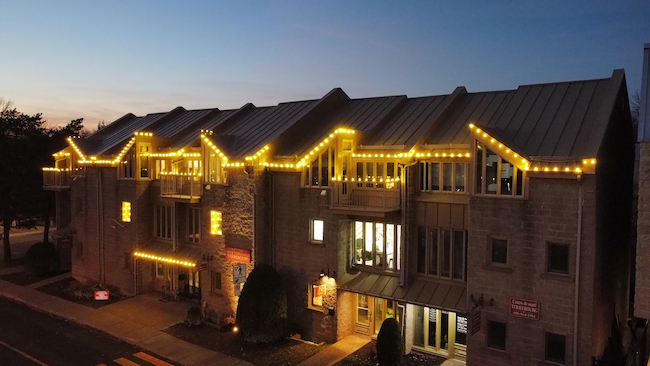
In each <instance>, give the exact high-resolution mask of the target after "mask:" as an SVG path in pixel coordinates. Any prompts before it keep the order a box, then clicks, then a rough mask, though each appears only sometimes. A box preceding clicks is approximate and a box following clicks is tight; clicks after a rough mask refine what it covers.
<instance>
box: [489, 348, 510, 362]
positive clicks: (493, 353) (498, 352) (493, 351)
mask: <svg viewBox="0 0 650 366" xmlns="http://www.w3.org/2000/svg"><path fill="white" fill-rule="evenodd" d="M481 352H483V353H484V354H486V355H490V356H496V357H500V358H503V359H505V360H509V359H511V358H512V357H510V355H509V354H507V353H506V351H502V350H499V349H494V348H488V347H483V348H482V349H481Z"/></svg>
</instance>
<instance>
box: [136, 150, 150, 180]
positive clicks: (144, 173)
mask: <svg viewBox="0 0 650 366" xmlns="http://www.w3.org/2000/svg"><path fill="white" fill-rule="evenodd" d="M138 152H139V153H138V156H139V157H140V178H151V176H150V172H149V159H150V157H149V154H150V153H151V144H142V143H140V144H138Z"/></svg>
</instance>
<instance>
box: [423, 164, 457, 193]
mask: <svg viewBox="0 0 650 366" xmlns="http://www.w3.org/2000/svg"><path fill="white" fill-rule="evenodd" d="M466 170H467V164H466V163H451V162H450V163H447V162H443V163H440V162H428V161H423V162H420V165H419V176H420V191H422V192H465V172H466Z"/></svg>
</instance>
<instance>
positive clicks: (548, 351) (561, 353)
mask: <svg viewBox="0 0 650 366" xmlns="http://www.w3.org/2000/svg"><path fill="white" fill-rule="evenodd" d="M544 334H545V342H546V343H545V344H546V346H545V347H544V349H545V352H544V359H545V360H547V361H551V362H557V363H561V364H564V363H565V362H566V360H565V350H566V336H563V335H560V334H555V333H549V332H545V333H544Z"/></svg>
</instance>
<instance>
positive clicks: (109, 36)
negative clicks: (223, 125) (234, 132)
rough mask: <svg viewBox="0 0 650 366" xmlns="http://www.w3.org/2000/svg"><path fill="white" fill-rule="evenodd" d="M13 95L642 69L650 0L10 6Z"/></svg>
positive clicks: (274, 96) (217, 93) (72, 114)
mask: <svg viewBox="0 0 650 366" xmlns="http://www.w3.org/2000/svg"><path fill="white" fill-rule="evenodd" d="M0 9H2V10H0V37H1V39H2V48H1V49H0V70H2V71H1V72H0V75H2V76H0V97H3V98H5V99H10V100H12V101H13V102H14V106H15V107H16V108H18V110H20V111H22V112H24V113H29V114H33V113H37V112H42V113H43V115H44V118H45V119H47V120H48V121H50V122H52V123H56V124H62V123H66V122H68V121H70V120H71V119H75V118H80V117H83V118H84V119H85V124H86V125H87V126H88V127H89V128H90V129H94V128H95V127H96V124H97V122H98V121H99V120H106V121H109V122H110V121H113V120H115V119H116V118H118V117H120V116H122V115H124V114H126V113H128V112H131V113H134V114H136V115H144V114H147V113H153V112H161V111H169V110H171V109H173V108H174V107H176V106H183V107H185V108H186V109H198V108H215V107H218V108H221V109H229V108H238V107H240V106H242V105H243V104H245V103H247V102H252V103H254V104H255V105H257V106H264V105H273V104H277V103H278V102H283V101H293V100H301V99H312V98H320V97H322V96H323V95H324V94H326V93H327V92H328V91H329V90H331V89H332V88H335V87H341V88H343V90H344V91H345V92H346V93H347V94H348V95H349V96H350V97H352V98H361V97H371V96H381V95H398V94H406V95H408V96H410V97H414V96H421V95H436V94H449V93H451V92H452V91H453V90H454V88H455V87H457V86H459V85H463V86H465V87H466V88H467V90H468V91H470V92H473V91H484V90H502V89H514V88H516V87H517V86H519V85H521V84H534V83H543V82H554V81H565V80H576V79H589V78H605V77H609V76H611V74H612V71H613V70H614V69H617V68H624V69H625V72H626V77H627V82H628V90H629V92H630V94H632V93H633V92H634V91H635V90H638V89H639V88H640V79H641V63H642V54H643V44H644V43H648V42H650V1H647V0H639V1H611V0H608V1H570V2H569V1H564V0H563V1H556V0H549V1H539V0H536V1H523V0H518V1H475V2H469V1H446V2H443V1H390V2H388V1H260V2H253V1H232V2H217V1H103V2H95V1H87V0H86V1H27V0H20V1H3V0H0Z"/></svg>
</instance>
